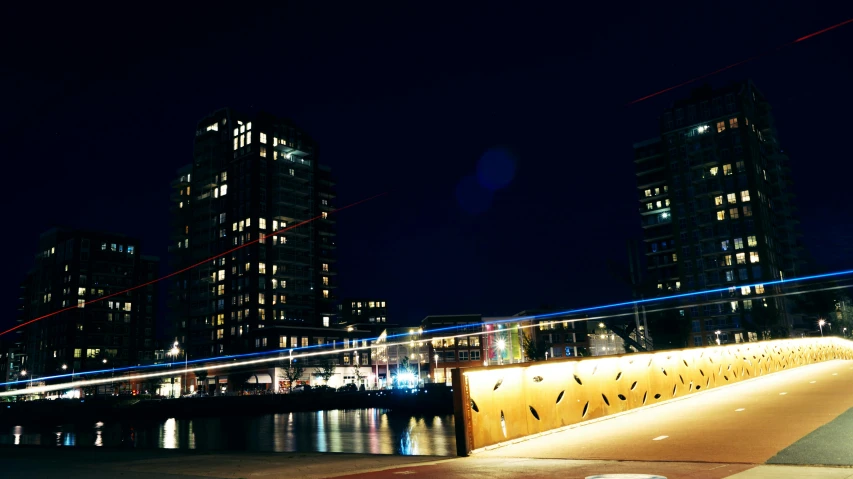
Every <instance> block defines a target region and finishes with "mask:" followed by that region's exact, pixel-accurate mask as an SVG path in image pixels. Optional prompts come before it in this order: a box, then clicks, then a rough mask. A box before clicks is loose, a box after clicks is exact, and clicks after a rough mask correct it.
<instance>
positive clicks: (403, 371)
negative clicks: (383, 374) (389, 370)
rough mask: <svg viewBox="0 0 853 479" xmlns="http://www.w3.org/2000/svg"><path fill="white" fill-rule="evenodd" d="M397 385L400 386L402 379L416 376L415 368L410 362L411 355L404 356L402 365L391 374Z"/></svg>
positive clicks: (408, 379)
mask: <svg viewBox="0 0 853 479" xmlns="http://www.w3.org/2000/svg"><path fill="white" fill-rule="evenodd" d="M391 376H392V379H393V381H394V385H395V386H396V387H400V384H399V383H400V381H401V380H402V381H410V380H411V379H412V378H414V376H415V371H414V368H413V367H412V366H411V364H409V357H408V356H404V357H403V359H402V360H401V361H400V366H399V367H398V368H397V369H396V370H395V371H394V373H393V374H392V375H391Z"/></svg>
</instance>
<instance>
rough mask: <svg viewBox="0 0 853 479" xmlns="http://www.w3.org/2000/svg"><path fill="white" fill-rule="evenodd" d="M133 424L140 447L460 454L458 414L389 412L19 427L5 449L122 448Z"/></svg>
mask: <svg viewBox="0 0 853 479" xmlns="http://www.w3.org/2000/svg"><path fill="white" fill-rule="evenodd" d="M130 427H133V429H134V431H135V432H136V447H137V448H162V449H194V450H201V451H249V452H347V453H365V454H397V455H436V456H452V455H455V454H456V438H455V432H454V421H453V416H452V415H442V416H422V417H417V416H411V415H407V414H399V413H394V412H391V411H388V410H383V409H356V410H346V411H343V410H341V411H317V412H293V413H281V414H267V415H263V416H254V417H223V418H200V419H166V420H165V421H147V422H134V423H130V422H127V421H125V422H120V423H108V424H105V423H102V422H98V423H94V424H89V423H86V424H64V425H61V426H56V427H52V428H51V427H34V426H33V427H28V426H14V427H5V428H2V429H0V446H5V447H9V446H12V447H13V446H15V445H28V446H44V447H91V446H95V447H118V446H119V445H120V444H121V442H122V437H123V436H122V434H123V433H122V431H127V430H128V429H129V428H130Z"/></svg>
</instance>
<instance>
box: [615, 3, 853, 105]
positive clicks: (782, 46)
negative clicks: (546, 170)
mask: <svg viewBox="0 0 853 479" xmlns="http://www.w3.org/2000/svg"><path fill="white" fill-rule="evenodd" d="M848 23H853V18H851V19H849V20H845V21H843V22H839V23H836V24H835V25H832V26H830V27H827V28H824V29H821V30H818V31H816V32H812V33H809V34H808V35H803V36H802V37H800V38H797V39H796V40H794V41H792V42H788V43H785V44H782V45H779V46H778V47H776V48H774V49H772V50H767V51H765V52H764V53H759V54H758V55H755V56H752V57H749V58H747V59H746V60H741V61H739V62H736V63H732V64H730V65H727V66H724V67H723V68H720V69H718V70H715V71H712V72H711V73H706V74H704V75H700V76H697V77H694V78H691V79H690V80H687V81H684V82H681V83H679V84H677V85H673V86H671V87H669V88H664V89H663V90H658V91H656V92H654V93H652V94H649V95H646V96H644V97H641V98H637V99H636V100H634V101H632V102H630V103H628V105H629V106H630V105H634V104H636V103H640V102H642V101H645V100H648V99H649V98H654V97H656V96H658V95H662V94H664V93H666V92H669V91H672V90H676V89H678V88H681V87H683V86H685V85H689V84H691V83H694V82H697V81H699V80H703V79H705V78H708V77H710V76H714V75H716V74H718V73H722V72H724V71H726V70H730V69H732V68H734V67H737V66H740V65H743V64H744V63H749V62H751V61H753V60H757V59H759V58H761V57H764V56H767V55H769V54H771V53H774V52H777V51H779V50H781V49H783V48H785V47H789V46H791V45H794V44H796V43H800V42H802V41H805V40H808V39H810V38H814V37H816V36H818V35H822V34H824V33H826V32H829V31H832V30H835V29H836V28H839V27H842V26H844V25H847V24H848Z"/></svg>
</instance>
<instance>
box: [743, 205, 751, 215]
mask: <svg viewBox="0 0 853 479" xmlns="http://www.w3.org/2000/svg"><path fill="white" fill-rule="evenodd" d="M743 215H744V216H752V206H751V205H744V207H743Z"/></svg>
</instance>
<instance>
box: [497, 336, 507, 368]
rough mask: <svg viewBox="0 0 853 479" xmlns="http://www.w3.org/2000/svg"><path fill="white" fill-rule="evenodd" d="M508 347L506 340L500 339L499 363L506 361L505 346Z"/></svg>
mask: <svg viewBox="0 0 853 479" xmlns="http://www.w3.org/2000/svg"><path fill="white" fill-rule="evenodd" d="M505 347H506V341H505V340H504V339H498V351H499V352H500V356H499V357H498V364H503V363H504V348H505Z"/></svg>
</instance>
